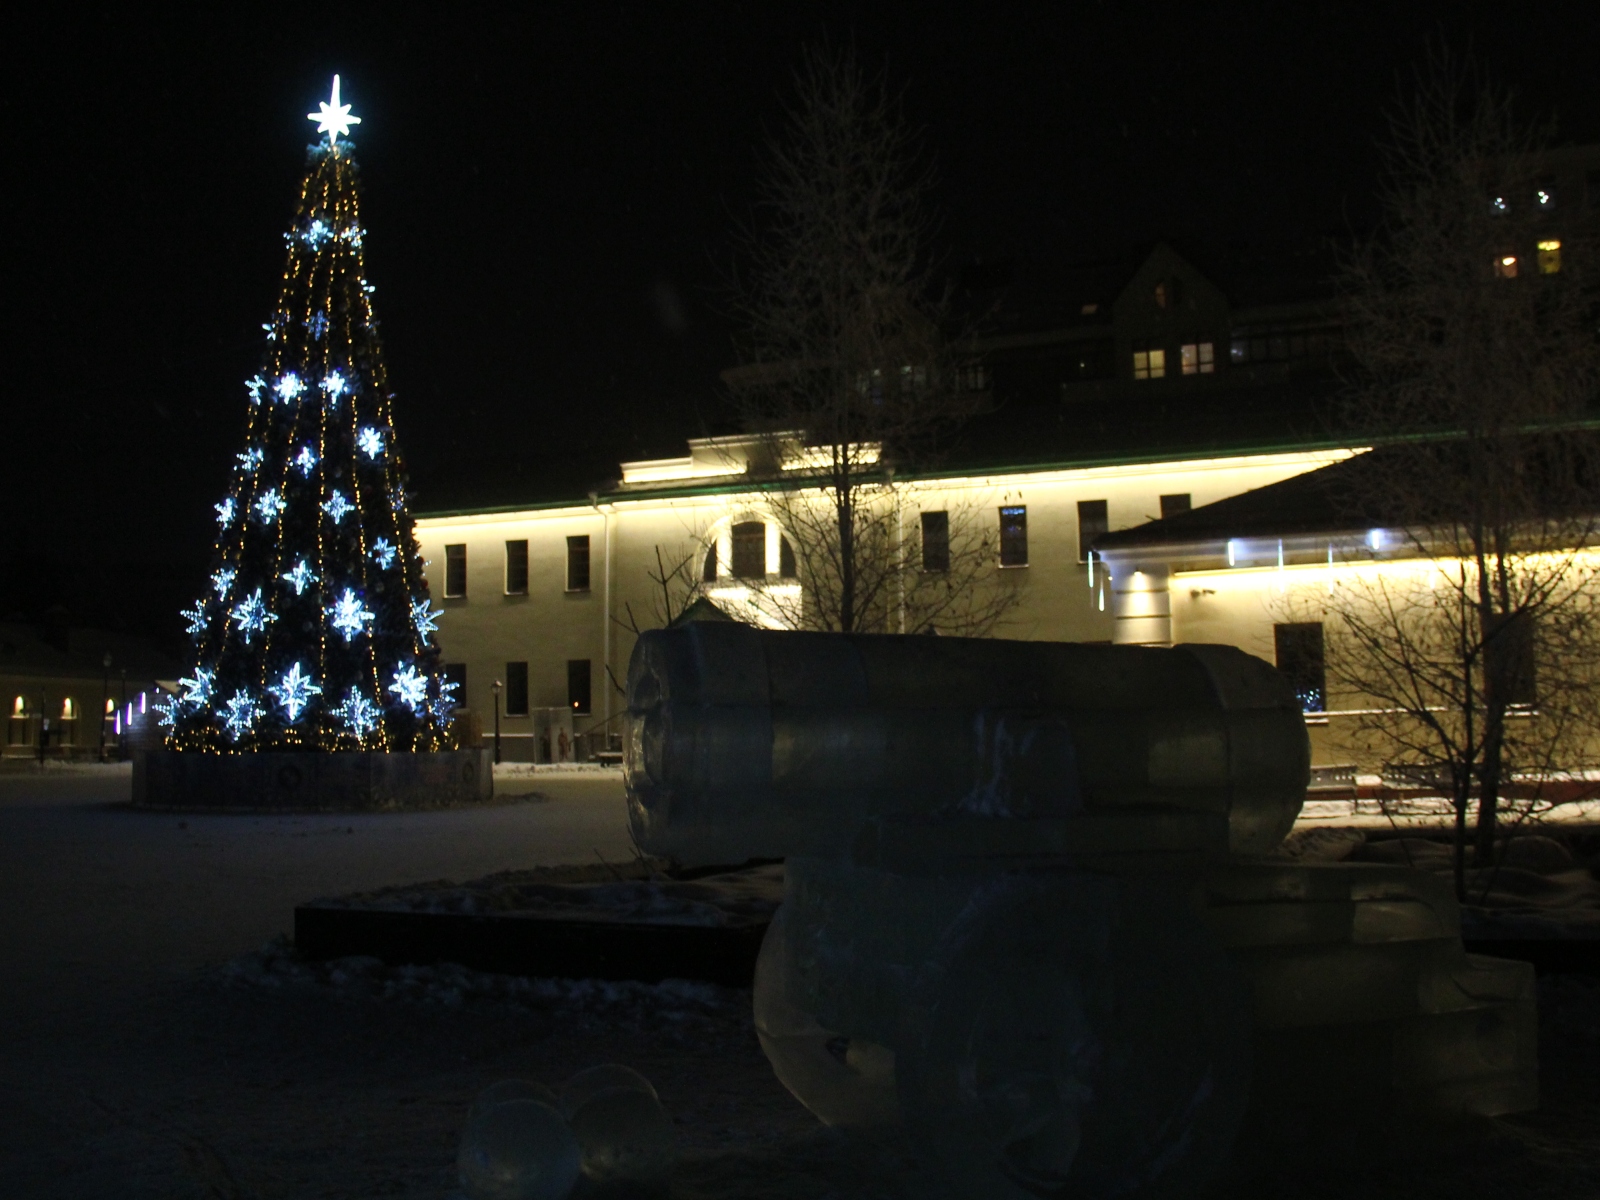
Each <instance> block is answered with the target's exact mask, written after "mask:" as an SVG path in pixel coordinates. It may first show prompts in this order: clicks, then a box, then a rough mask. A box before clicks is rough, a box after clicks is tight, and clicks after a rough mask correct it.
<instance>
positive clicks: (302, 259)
mask: <svg viewBox="0 0 1600 1200" xmlns="http://www.w3.org/2000/svg"><path fill="white" fill-rule="evenodd" d="M318 107H319V108H320V109H321V111H320V112H319V113H317V114H314V115H313V116H312V119H313V120H314V121H315V122H316V123H317V130H318V133H320V134H325V135H326V136H325V137H324V138H321V139H320V140H319V141H318V143H317V144H316V145H314V146H312V147H311V149H310V150H309V152H308V158H307V165H306V171H305V175H304V179H303V182H302V184H301V188H300V198H299V202H298V204H297V205H296V208H295V211H294V214H293V220H292V221H290V222H289V223H288V225H287V227H286V229H287V232H286V237H285V242H284V253H285V255H286V257H287V263H286V266H285V269H284V271H283V274H282V283H281V287H280V291H279V295H278V301H277V305H276V307H275V309H274V311H273V312H272V313H271V315H270V320H267V321H265V322H263V324H262V329H263V331H264V332H265V333H266V335H267V340H266V343H265V345H264V346H262V360H261V362H260V364H259V366H260V369H259V371H257V372H256V373H255V374H254V375H253V376H252V377H251V378H250V379H249V381H248V382H247V383H246V385H245V386H246V390H247V392H248V395H249V404H248V405H247V406H245V407H244V412H243V416H244V418H245V422H244V425H245V428H244V431H243V432H244V436H243V438H242V439H241V442H242V444H241V445H240V447H239V453H238V454H237V455H230V459H231V461H230V462H229V463H228V464H227V466H228V467H229V468H230V469H231V478H232V480H233V486H232V489H231V491H230V492H229V493H228V495H227V497H226V498H225V499H224V500H223V501H222V502H221V503H220V504H218V505H217V506H216V511H217V518H218V532H217V540H216V547H215V558H214V561H213V562H212V564H211V567H212V575H211V586H212V588H213V589H214V591H215V598H216V599H217V601H218V606H217V607H216V608H212V607H211V606H210V603H209V597H208V599H207V600H205V601H202V602H200V603H198V604H196V605H194V606H193V607H192V608H190V609H187V610H185V613H184V617H185V620H186V622H187V624H188V627H189V630H190V637H191V639H192V640H191V649H190V658H189V661H188V662H187V663H186V675H185V678H184V680H183V682H182V684H181V687H180V693H179V694H180V697H181V699H178V700H176V701H174V702H173V704H172V705H169V708H171V709H172V712H171V716H170V719H169V721H168V722H167V723H166V724H167V726H168V728H169V729H170V734H169V738H168V744H169V745H171V746H172V747H174V748H176V749H181V750H198V751H211V752H215V753H229V754H234V753H254V752H257V751H263V750H279V749H281V750H290V749H293V750H307V749H314V750H326V751H333V750H350V749H353V748H359V749H368V750H371V749H376V750H384V751H391V752H393V751H413V750H416V751H427V750H438V749H444V748H446V747H448V746H450V745H451V744H452V742H451V738H450V735H449V733H448V731H447V727H446V724H445V722H446V721H447V720H448V717H449V710H450V708H451V707H452V706H453V704H454V699H453V696H452V692H453V689H452V688H451V687H450V686H449V685H448V684H447V683H446V682H445V681H444V680H443V679H442V678H441V676H442V670H441V667H440V663H439V651H438V648H437V646H436V645H434V644H433V643H432V642H431V641H430V640H429V637H428V635H429V634H430V633H432V632H433V631H434V630H435V629H436V628H437V614H436V613H434V612H433V611H432V610H431V608H430V606H429V601H428V591H427V583H426V581H425V579H424V578H423V568H424V564H423V562H422V558H421V555H420V554H419V553H418V552H417V549H416V535H415V521H414V519H413V518H412V516H411V513H410V510H409V502H408V495H407V491H406V477H405V467H404V461H403V456H402V454H401V447H400V444H399V440H398V438H397V436H396V432H395V426H394V416H393V413H392V411H391V402H390V399H389V397H390V394H391V392H392V391H393V388H392V387H391V385H390V383H389V380H388V375H387V370H386V367H385V363H384V354H383V347H382V345H381V343H380V342H379V339H378V334H377V329H378V323H377V320H376V317H375V316H374V314H373V310H372V296H373V291H374V289H373V287H372V284H371V283H370V282H369V281H368V279H367V272H366V264H365V261H364V256H365V244H366V237H367V229H366V226H365V223H364V222H363V221H362V219H361V197H360V188H359V182H358V171H357V167H356V164H355V160H354V158H353V157H352V154H353V149H354V148H353V146H352V145H351V143H350V141H349V140H348V138H349V135H350V133H351V130H353V129H354V128H355V127H356V126H357V124H358V122H357V118H355V117H353V116H351V115H350V109H351V106H350V105H349V104H347V103H345V102H344V101H343V100H342V99H341V98H340V95H339V90H338V86H337V83H336V84H335V87H334V90H333V92H332V95H331V100H330V102H329V103H327V104H322V105H319V106H318ZM336 485H337V486H336ZM241 518H249V519H241ZM335 581H337V582H335Z"/></svg>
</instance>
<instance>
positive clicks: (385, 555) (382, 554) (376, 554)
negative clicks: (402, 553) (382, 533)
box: [372, 538, 396, 571]
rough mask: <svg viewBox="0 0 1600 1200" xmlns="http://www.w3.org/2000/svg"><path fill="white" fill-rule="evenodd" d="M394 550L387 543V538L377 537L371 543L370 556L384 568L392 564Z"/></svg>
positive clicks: (386, 568)
mask: <svg viewBox="0 0 1600 1200" xmlns="http://www.w3.org/2000/svg"><path fill="white" fill-rule="evenodd" d="M395 554H396V550H395V548H394V547H393V546H391V545H390V544H389V539H388V538H379V539H378V540H377V541H375V542H373V543H372V557H373V559H374V560H375V561H376V562H377V564H378V565H379V566H380V567H382V568H383V569H384V570H386V571H387V570H388V569H389V568H390V567H392V566H394V559H395Z"/></svg>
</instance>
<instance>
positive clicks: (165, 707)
mask: <svg viewBox="0 0 1600 1200" xmlns="http://www.w3.org/2000/svg"><path fill="white" fill-rule="evenodd" d="M150 707H151V708H153V709H155V710H156V712H157V713H159V714H160V715H159V716H158V717H157V718H156V723H157V724H158V725H161V726H163V727H165V728H167V729H171V728H173V727H174V726H176V725H177V723H178V718H179V717H180V716H182V715H183V701H182V700H180V699H179V698H178V694H177V693H176V692H165V693H163V694H162V696H161V699H159V700H157V701H156V702H155V703H154V704H152V705H151V706H150Z"/></svg>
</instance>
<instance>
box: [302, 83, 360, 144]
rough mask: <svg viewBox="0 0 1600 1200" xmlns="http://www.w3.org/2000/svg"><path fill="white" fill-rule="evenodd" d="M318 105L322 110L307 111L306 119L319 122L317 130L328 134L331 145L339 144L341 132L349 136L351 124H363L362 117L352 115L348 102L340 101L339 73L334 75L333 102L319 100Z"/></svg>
mask: <svg viewBox="0 0 1600 1200" xmlns="http://www.w3.org/2000/svg"><path fill="white" fill-rule="evenodd" d="M317 107H318V108H319V109H321V110H322V111H321V112H314V113H307V114H306V120H308V121H316V122H317V132H318V133H325V134H327V135H328V144H329V145H330V146H337V145H338V144H339V135H340V134H341V133H342V134H344V135H345V136H346V137H349V136H350V126H352V125H359V124H361V118H360V117H352V116H351V115H350V106H349V105H348V104H340V103H339V77H338V76H337V75H335V76H334V77H333V99H332V103H329V104H323V103H321V102H320V101H319V102H318V104H317Z"/></svg>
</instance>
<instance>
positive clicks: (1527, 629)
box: [1483, 613, 1539, 707]
mask: <svg viewBox="0 0 1600 1200" xmlns="http://www.w3.org/2000/svg"><path fill="white" fill-rule="evenodd" d="M1533 630H1534V626H1533V618H1531V617H1530V616H1528V615H1527V614H1526V613H1520V614H1512V615H1511V616H1501V617H1497V618H1495V619H1494V620H1493V621H1492V622H1491V623H1490V624H1489V626H1488V632H1487V633H1486V634H1485V636H1484V640H1483V662H1484V666H1485V667H1486V668H1487V670H1488V674H1489V683H1490V684H1491V685H1492V686H1494V687H1496V688H1498V689H1499V691H1500V694H1501V695H1502V696H1503V697H1504V698H1505V702H1506V703H1507V704H1512V705H1516V706H1519V707H1531V706H1532V705H1534V704H1536V703H1538V699H1539V696H1538V688H1537V686H1536V685H1537V683H1538V680H1537V678H1536V676H1535V674H1534V654H1533Z"/></svg>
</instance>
